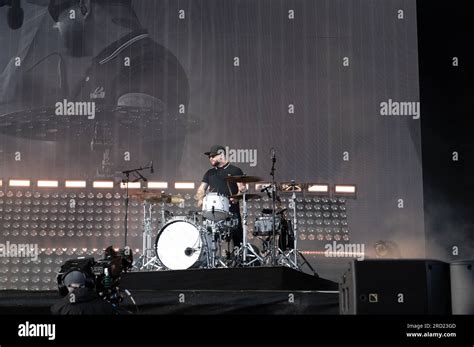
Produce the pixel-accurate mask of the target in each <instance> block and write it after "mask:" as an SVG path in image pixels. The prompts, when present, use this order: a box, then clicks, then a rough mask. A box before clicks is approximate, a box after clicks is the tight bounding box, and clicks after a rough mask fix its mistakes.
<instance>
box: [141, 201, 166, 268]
mask: <svg viewBox="0 0 474 347" xmlns="http://www.w3.org/2000/svg"><path fill="white" fill-rule="evenodd" d="M152 209H153V205H152V204H150V203H149V202H148V201H146V200H145V202H144V203H143V242H142V255H141V256H140V257H139V258H138V260H137V263H136V264H137V265H136V266H137V269H138V270H161V269H162V268H163V266H162V265H161V264H160V262H159V261H158V257H157V256H156V255H153V254H154V253H155V252H154V250H153V243H152V230H153V228H152V225H151V223H152V215H151V213H152ZM161 213H162V218H164V203H162V207H161ZM163 223H164V220H163Z"/></svg>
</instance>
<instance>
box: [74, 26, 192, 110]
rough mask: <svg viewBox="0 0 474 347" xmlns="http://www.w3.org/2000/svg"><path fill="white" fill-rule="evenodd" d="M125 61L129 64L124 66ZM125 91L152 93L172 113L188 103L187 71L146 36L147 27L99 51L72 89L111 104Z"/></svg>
mask: <svg viewBox="0 0 474 347" xmlns="http://www.w3.org/2000/svg"><path fill="white" fill-rule="evenodd" d="M126 61H128V62H129V63H130V66H125V62H126ZM127 93H144V94H147V95H151V96H154V97H156V98H158V99H159V100H161V101H162V102H163V103H164V104H165V107H166V108H167V111H168V113H169V114H171V115H175V114H178V106H179V105H180V104H183V105H185V106H186V107H187V104H188V99H189V84H188V78H187V76H186V72H185V71H184V69H183V67H182V66H181V64H180V62H179V61H178V59H177V58H176V56H175V55H174V54H173V53H171V52H170V51H169V50H168V49H166V48H165V47H163V46H161V45H159V44H158V43H156V42H154V41H153V40H152V39H151V38H149V36H148V33H147V32H146V30H137V31H135V32H132V33H130V34H128V35H126V36H124V37H123V38H122V39H120V40H118V41H117V42H115V43H113V44H111V45H110V46H109V47H107V48H105V49H104V50H103V51H102V52H101V53H99V55H98V56H97V57H95V58H94V62H93V64H92V66H91V67H90V68H89V70H88V71H87V76H86V77H85V79H84V82H83V83H82V85H80V86H79V88H78V89H76V91H74V92H73V94H74V98H75V99H77V100H81V101H87V100H93V101H95V102H96V103H99V104H103V105H112V106H115V105H117V100H118V98H119V97H120V96H122V95H124V94H127Z"/></svg>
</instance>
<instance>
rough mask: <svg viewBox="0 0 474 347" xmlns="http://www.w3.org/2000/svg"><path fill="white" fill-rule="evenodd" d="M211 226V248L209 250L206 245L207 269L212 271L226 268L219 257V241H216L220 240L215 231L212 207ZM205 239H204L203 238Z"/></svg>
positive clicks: (217, 231) (217, 232) (215, 223)
mask: <svg viewBox="0 0 474 347" xmlns="http://www.w3.org/2000/svg"><path fill="white" fill-rule="evenodd" d="M212 216H213V218H212V224H211V230H210V231H211V234H212V236H211V237H212V241H211V247H210V249H209V245H207V248H208V250H209V252H208V257H207V258H208V259H207V262H208V265H207V268H209V269H213V268H217V267H227V265H226V264H225V263H224V262H223V261H222V257H221V243H220V241H219V242H218V239H219V238H220V235H219V230H218V229H217V224H218V222H216V218H215V215H214V206H212ZM204 239H205V238H204ZM205 247H206V246H205Z"/></svg>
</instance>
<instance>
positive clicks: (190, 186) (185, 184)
mask: <svg viewBox="0 0 474 347" xmlns="http://www.w3.org/2000/svg"><path fill="white" fill-rule="evenodd" d="M174 188H175V189H195V184H194V182H175V184H174Z"/></svg>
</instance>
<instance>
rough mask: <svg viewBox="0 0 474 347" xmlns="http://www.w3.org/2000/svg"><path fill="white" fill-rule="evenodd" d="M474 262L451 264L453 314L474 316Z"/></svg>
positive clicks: (465, 261)
mask: <svg viewBox="0 0 474 347" xmlns="http://www.w3.org/2000/svg"><path fill="white" fill-rule="evenodd" d="M473 267H474V260H461V261H456V262H453V263H451V266H450V272H451V304H452V309H453V314H471V315H474V271H473Z"/></svg>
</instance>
